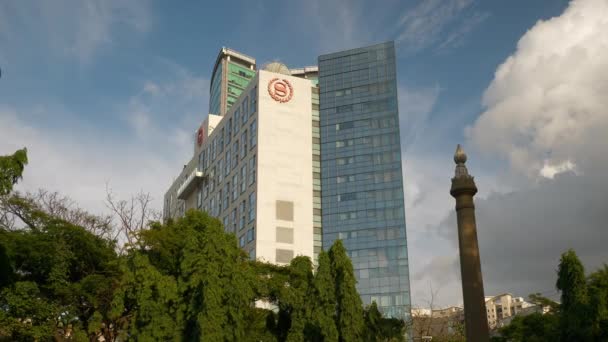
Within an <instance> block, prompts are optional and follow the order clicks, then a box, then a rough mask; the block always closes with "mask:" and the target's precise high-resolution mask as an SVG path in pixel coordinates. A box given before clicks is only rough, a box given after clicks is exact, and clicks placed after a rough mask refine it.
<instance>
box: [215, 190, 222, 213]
mask: <svg viewBox="0 0 608 342" xmlns="http://www.w3.org/2000/svg"><path fill="white" fill-rule="evenodd" d="M215 202H216V203H217V206H218V209H217V212H216V214H215V216H220V214H221V213H222V211H223V210H222V209H223V207H222V189H220V191H218V193H217V200H216V201H215Z"/></svg>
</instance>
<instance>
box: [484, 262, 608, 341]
mask: <svg viewBox="0 0 608 342" xmlns="http://www.w3.org/2000/svg"><path fill="white" fill-rule="evenodd" d="M557 275H558V277H557V281H556V287H557V289H558V290H560V291H561V303H559V304H558V303H555V302H553V301H551V300H550V299H547V298H544V297H542V296H541V295H540V294H532V295H530V300H531V301H532V302H533V303H535V304H537V305H539V306H540V307H543V308H549V309H550V311H549V312H548V313H545V314H541V313H533V314H530V315H527V316H522V317H520V316H518V317H515V318H514V319H513V321H512V322H511V324H509V325H508V326H506V327H503V328H501V329H500V331H499V332H500V337H497V338H495V339H494V341H497V342H502V341H513V342H519V341H533V342H536V341H583V342H584V341H598V342H599V341H607V340H608V266H604V267H603V268H601V269H599V270H598V271H596V272H594V273H592V274H590V275H589V276H588V277H586V276H585V269H584V267H583V264H582V263H581V261H580V260H579V258H578V256H577V255H576V253H575V252H574V251H573V250H568V251H566V252H565V253H563V254H562V256H561V259H560V263H559V266H558V270H557Z"/></svg>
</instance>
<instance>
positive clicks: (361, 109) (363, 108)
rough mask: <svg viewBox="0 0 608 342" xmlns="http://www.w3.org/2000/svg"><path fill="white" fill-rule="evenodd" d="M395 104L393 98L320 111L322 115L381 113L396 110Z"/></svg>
mask: <svg viewBox="0 0 608 342" xmlns="http://www.w3.org/2000/svg"><path fill="white" fill-rule="evenodd" d="M396 109H397V102H396V101H395V98H394V97H389V98H385V99H381V100H374V101H367V102H360V103H354V104H348V105H342V106H337V107H330V108H323V109H321V111H322V112H323V114H325V115H328V114H339V113H351V112H358V113H368V112H383V111H389V110H396Z"/></svg>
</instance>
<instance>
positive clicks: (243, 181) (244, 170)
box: [241, 163, 247, 193]
mask: <svg viewBox="0 0 608 342" xmlns="http://www.w3.org/2000/svg"><path fill="white" fill-rule="evenodd" d="M245 189H247V163H245V164H243V167H242V168H241V193H243V192H245Z"/></svg>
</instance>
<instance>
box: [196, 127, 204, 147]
mask: <svg viewBox="0 0 608 342" xmlns="http://www.w3.org/2000/svg"><path fill="white" fill-rule="evenodd" d="M204 140H205V129H204V128H203V126H201V127H199V128H198V132H197V133H196V142H197V143H198V146H201V145H202V144H203V141H204Z"/></svg>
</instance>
